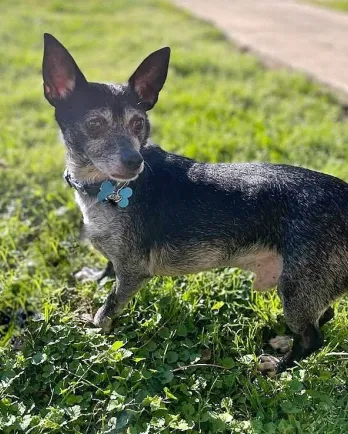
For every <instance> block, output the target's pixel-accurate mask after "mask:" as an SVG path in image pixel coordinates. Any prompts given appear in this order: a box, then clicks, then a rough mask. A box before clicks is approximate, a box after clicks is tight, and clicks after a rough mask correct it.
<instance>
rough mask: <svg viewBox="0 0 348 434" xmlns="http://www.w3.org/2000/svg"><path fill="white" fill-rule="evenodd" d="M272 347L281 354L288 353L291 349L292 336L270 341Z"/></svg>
mask: <svg viewBox="0 0 348 434" xmlns="http://www.w3.org/2000/svg"><path fill="white" fill-rule="evenodd" d="M269 344H270V346H271V347H272V348H273V349H274V350H276V351H280V352H281V353H287V352H288V351H290V349H291V344H292V338H291V336H276V337H275V338H273V339H271V340H270V341H269Z"/></svg>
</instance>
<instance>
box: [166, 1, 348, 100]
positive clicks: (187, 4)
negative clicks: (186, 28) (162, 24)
mask: <svg viewBox="0 0 348 434" xmlns="http://www.w3.org/2000/svg"><path fill="white" fill-rule="evenodd" d="M174 2H175V3H176V4H177V5H179V6H181V7H184V8H186V9H188V10H189V11H191V12H192V13H193V14H195V15H196V16H198V17H200V18H203V19H204V20H207V21H210V22H212V23H214V24H215V25H216V26H217V27H218V28H220V29H221V30H222V31H223V32H224V33H225V34H226V35H227V36H228V37H229V38H230V39H231V40H232V41H234V42H235V43H236V44H237V45H239V46H241V47H243V48H247V49H249V50H250V51H252V52H254V53H256V54H258V55H259V56H261V58H262V59H263V60H264V61H265V62H266V63H270V62H271V63H273V64H276V65H277V64H278V65H279V64H281V65H286V66H289V67H291V68H294V69H297V70H300V71H303V72H305V73H307V74H308V75H310V76H311V77H313V78H315V79H316V80H319V81H321V82H323V83H325V84H327V85H329V86H330V87H332V88H334V89H336V90H338V91H341V92H342V91H344V93H345V94H346V96H347V95H348V14H344V13H339V12H333V11H330V10H326V9H322V8H318V7H314V6H310V5H307V4H302V3H296V2H295V1H293V0H174Z"/></svg>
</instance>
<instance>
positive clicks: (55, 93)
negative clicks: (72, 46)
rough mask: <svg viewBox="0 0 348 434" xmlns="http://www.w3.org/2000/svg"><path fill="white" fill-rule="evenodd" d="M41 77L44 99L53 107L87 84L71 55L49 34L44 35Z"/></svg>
mask: <svg viewBox="0 0 348 434" xmlns="http://www.w3.org/2000/svg"><path fill="white" fill-rule="evenodd" d="M42 75H43V80H44V93H45V97H46V98H47V100H48V102H49V103H50V104H52V105H53V106H55V105H56V104H57V103H58V102H59V101H61V100H64V99H66V98H68V97H69V96H70V95H71V94H72V92H73V91H74V90H75V89H77V88H78V87H82V86H83V85H85V84H87V80H86V79H85V77H84V75H83V74H82V72H81V71H80V70H79V67H78V66H77V65H76V63H75V60H74V59H73V58H72V56H71V54H70V53H69V52H68V50H67V49H66V48H65V47H63V45H62V44H61V43H60V42H59V41H58V40H57V39H56V38H55V37H54V36H52V35H50V34H49V33H45V34H44V55H43V62H42Z"/></svg>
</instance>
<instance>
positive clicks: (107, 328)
mask: <svg viewBox="0 0 348 434" xmlns="http://www.w3.org/2000/svg"><path fill="white" fill-rule="evenodd" d="M93 324H94V325H95V326H96V327H100V328H101V329H102V330H103V332H104V333H110V332H111V330H112V319H111V318H110V317H109V316H107V315H105V314H104V307H103V306H102V307H101V308H100V309H99V310H98V311H97V313H96V314H95V315H94V318H93Z"/></svg>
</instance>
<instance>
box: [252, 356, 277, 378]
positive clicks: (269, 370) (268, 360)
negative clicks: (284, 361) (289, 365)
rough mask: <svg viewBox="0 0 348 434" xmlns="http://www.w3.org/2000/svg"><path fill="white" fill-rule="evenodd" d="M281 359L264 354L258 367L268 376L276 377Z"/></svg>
mask: <svg viewBox="0 0 348 434" xmlns="http://www.w3.org/2000/svg"><path fill="white" fill-rule="evenodd" d="M278 363H279V359H278V358H277V357H273V356H269V355H268V354H264V355H262V356H261V357H260V358H259V363H258V365H257V369H258V370H259V371H260V372H261V373H262V374H263V375H267V376H268V377H274V376H275V375H276V374H277V366H278Z"/></svg>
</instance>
